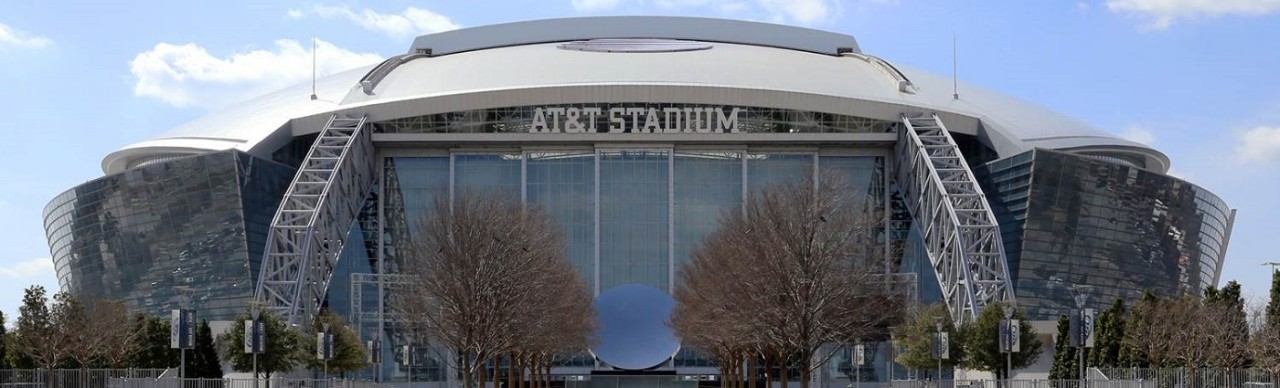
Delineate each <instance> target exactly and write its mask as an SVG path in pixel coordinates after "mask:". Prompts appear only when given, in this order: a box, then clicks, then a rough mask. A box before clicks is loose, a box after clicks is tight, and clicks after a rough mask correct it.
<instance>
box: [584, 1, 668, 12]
mask: <svg viewBox="0 0 1280 388" xmlns="http://www.w3.org/2000/svg"><path fill="white" fill-rule="evenodd" d="M660 2H661V1H660ZM621 3H622V1H620V0H571V1H570V2H569V4H570V5H572V6H573V10H575V11H578V12H590V11H601V10H607V9H613V8H617V7H618V5H619V4H621Z"/></svg>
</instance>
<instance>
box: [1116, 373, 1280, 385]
mask: <svg viewBox="0 0 1280 388" xmlns="http://www.w3.org/2000/svg"><path fill="white" fill-rule="evenodd" d="M1092 369H1093V370H1095V371H1097V372H1099V373H1100V375H1101V376H1105V378H1106V379H1109V380H1142V381H1146V382H1149V383H1150V385H1148V386H1150V387H1153V388H1166V387H1173V388H1202V387H1203V388H1210V387H1212V388H1218V387H1232V388H1255V387H1274V386H1275V384H1274V383H1275V380H1274V377H1275V376H1273V375H1272V374H1271V372H1270V371H1267V370H1263V369H1231V368H1092Z"/></svg>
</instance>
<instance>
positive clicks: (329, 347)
mask: <svg viewBox="0 0 1280 388" xmlns="http://www.w3.org/2000/svg"><path fill="white" fill-rule="evenodd" d="M322 326H324V336H323V337H321V338H323V341H322V342H321V345H322V346H324V348H323V349H321V352H323V353H324V379H325V380H328V379H329V358H330V357H333V338H331V337H329V322H325V323H324V324H323V325H322Z"/></svg>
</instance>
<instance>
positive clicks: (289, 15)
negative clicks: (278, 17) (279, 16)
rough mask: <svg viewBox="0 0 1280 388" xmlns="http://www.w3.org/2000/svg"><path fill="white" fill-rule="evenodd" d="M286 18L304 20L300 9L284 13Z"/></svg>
mask: <svg viewBox="0 0 1280 388" xmlns="http://www.w3.org/2000/svg"><path fill="white" fill-rule="evenodd" d="M284 16H285V17H287V18H290V19H294V20H297V19H302V16H303V14H302V10H300V9H297V8H289V10H288V11H285V12H284Z"/></svg>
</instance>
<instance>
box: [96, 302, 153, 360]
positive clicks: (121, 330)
mask: <svg viewBox="0 0 1280 388" xmlns="http://www.w3.org/2000/svg"><path fill="white" fill-rule="evenodd" d="M90 317H91V319H92V320H93V322H94V326H97V327H98V328H100V329H99V330H96V331H97V332H98V333H99V335H100V336H101V337H102V338H101V346H102V348H101V351H100V352H99V354H100V355H101V357H102V361H103V362H104V363H106V366H108V367H110V368H112V369H119V368H120V367H121V366H123V365H124V364H125V362H126V361H127V360H129V358H130V357H132V356H133V354H134V353H136V352H137V351H138V350H140V349H142V338H141V336H142V333H141V332H139V331H138V330H133V318H132V317H131V316H130V315H129V308H128V307H126V306H125V304H124V302H122V301H118V300H99V301H98V305H97V306H96V307H95V308H94V309H93V312H92V314H91V315H90Z"/></svg>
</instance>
